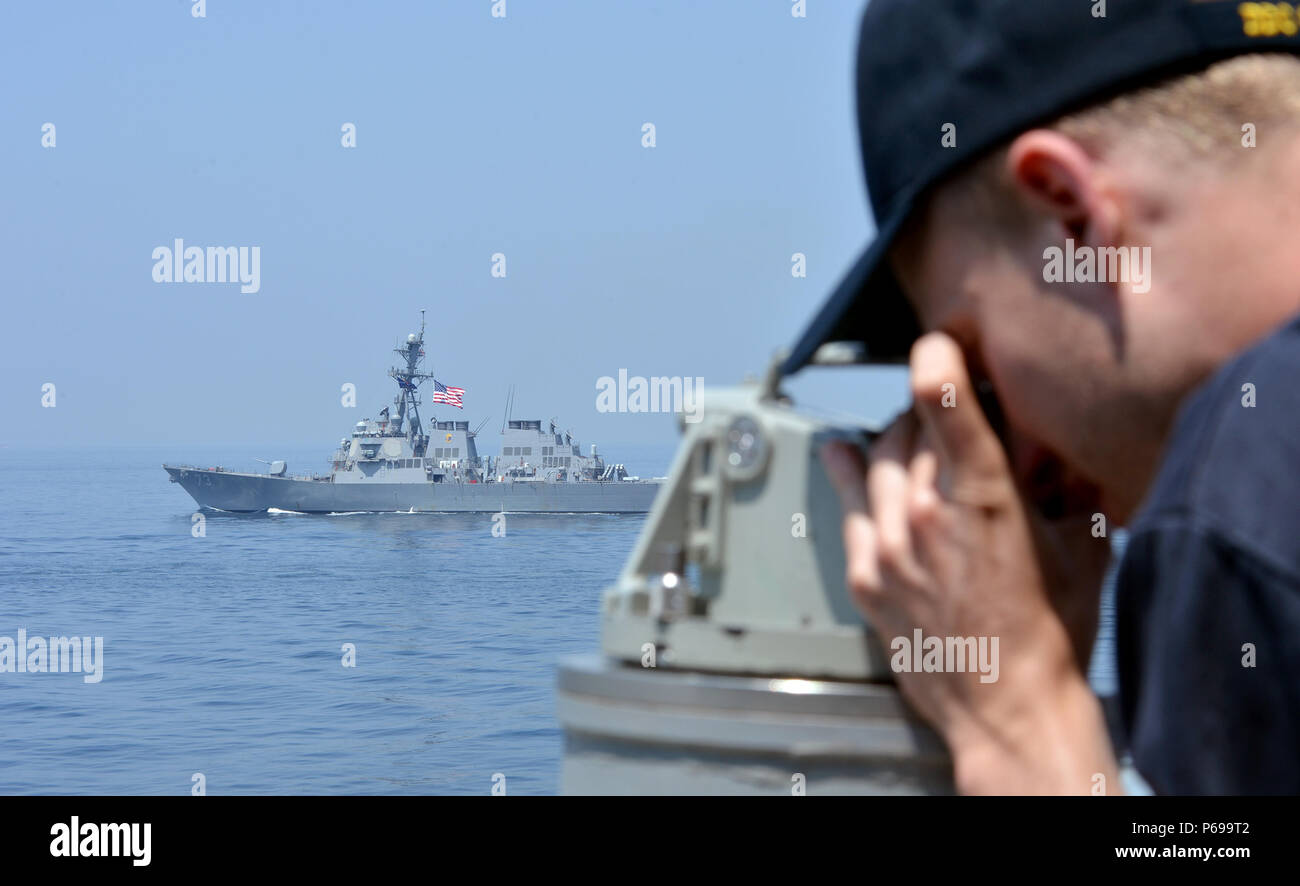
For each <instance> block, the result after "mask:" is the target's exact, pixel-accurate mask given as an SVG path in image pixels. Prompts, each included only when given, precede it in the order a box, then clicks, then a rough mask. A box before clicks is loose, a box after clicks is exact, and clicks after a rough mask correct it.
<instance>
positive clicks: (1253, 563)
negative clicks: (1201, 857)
mask: <svg viewBox="0 0 1300 886" xmlns="http://www.w3.org/2000/svg"><path fill="white" fill-rule="evenodd" d="M1297 541H1298V542H1300V540H1297ZM1116 615H1117V622H1118V625H1117V636H1116V655H1117V670H1118V673H1119V681H1120V707H1121V715H1122V721H1123V725H1124V729H1125V733H1126V735H1127V738H1128V741H1129V752H1130V753H1131V754H1132V757H1133V761H1134V764H1135V766H1136V768H1137V770H1138V772H1140V773H1141V774H1142V776H1143V777H1144V778H1145V779H1146V781H1147V782H1148V783H1149V784H1150V785H1151V787H1152V788H1153V789H1154V790H1155V791H1156V792H1157V793H1162V794H1164V793H1169V794H1296V793H1300V704H1298V702H1300V580H1298V579H1297V576H1295V575H1294V574H1291V573H1290V572H1289V571H1288V570H1287V569H1286V568H1285V567H1284V566H1282V565H1280V564H1276V563H1272V562H1270V561H1268V559H1267V558H1266V557H1265V556H1263V555H1261V554H1259V553H1257V552H1255V551H1254V550H1253V549H1252V548H1251V546H1250V544H1249V542H1248V541H1247V540H1242V539H1232V538H1229V537H1227V536H1226V534H1225V533H1223V532H1222V531H1219V530H1215V529H1211V528H1206V527H1198V526H1196V525H1193V524H1192V523H1191V522H1190V521H1188V520H1186V519H1178V518H1170V519H1166V520H1161V521H1158V522H1156V523H1154V524H1153V525H1151V526H1150V527H1149V528H1146V529H1144V530H1142V531H1141V532H1139V533H1135V534H1134V535H1133V536H1132V537H1130V539H1129V544H1128V548H1127V550H1126V551H1125V554H1124V559H1123V561H1122V562H1121V564H1120V569H1119V576H1118V579H1117V587H1116Z"/></svg>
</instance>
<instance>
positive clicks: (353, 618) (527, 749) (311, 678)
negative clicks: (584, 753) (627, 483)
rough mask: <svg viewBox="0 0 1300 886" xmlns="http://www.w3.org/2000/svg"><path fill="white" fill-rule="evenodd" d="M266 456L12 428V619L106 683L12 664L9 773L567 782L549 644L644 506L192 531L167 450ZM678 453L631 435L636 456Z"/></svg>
mask: <svg viewBox="0 0 1300 886" xmlns="http://www.w3.org/2000/svg"><path fill="white" fill-rule="evenodd" d="M263 449H265V447H263ZM611 451H612V450H611ZM260 454H265V453H264V452H263V451H261V450H259V451H258V452H253V451H252V450H249V449H240V448H238V447H222V448H220V449H216V448H212V447H179V446H173V447H167V448H165V449H162V448H138V449H92V448H86V449H60V450H53V451H47V452H44V453H35V452H32V451H30V450H27V451H17V450H14V449H0V476H2V477H3V481H2V482H0V636H8V637H15V636H16V635H17V632H18V630H19V629H25V630H26V631H27V634H28V636H38V635H40V636H46V637H50V636H69V637H71V636H92V637H103V638H104V653H103V679H102V681H101V682H99V683H94V684H88V683H85V682H84V680H83V677H82V675H80V674H49V673H46V674H0V710H2V711H3V712H4V725H5V729H4V741H3V742H0V794H15V793H54V794H116V793H121V794H185V793H188V792H189V791H190V788H191V777H192V776H193V775H194V774H195V773H202V774H203V775H204V777H205V779H206V783H207V790H208V791H209V792H210V793H213V794H229V793H286V794H304V793H306V794H310V793H377V794H383V793H464V794H483V793H486V792H488V791H489V790H490V788H491V783H492V781H491V780H492V776H493V774H494V773H503V774H504V775H505V776H506V779H507V788H508V790H509V792H510V793H512V794H527V793H554V792H555V791H556V790H557V789H558V775H559V763H560V751H561V735H560V732H559V730H558V728H557V726H556V722H555V718H554V706H553V698H552V686H553V683H554V667H555V663H556V661H557V659H558V658H560V657H561V656H564V655H567V654H570V653H582V652H591V651H594V650H595V649H596V648H597V645H598V639H599V630H598V623H597V611H598V609H597V607H598V603H599V599H600V593H601V590H602V589H603V588H604V587H605V586H607V585H608V584H609V583H610V582H611V581H612V580H613V579H614V577H615V576H616V575H617V573H618V571H619V569H620V568H621V566H622V564H623V561H624V559H625V558H626V556H627V553H628V551H629V550H630V549H631V546H632V544H633V543H634V541H635V539H636V536H637V533H638V531H639V530H640V528H641V525H642V523H643V520H644V518H643V517H639V516H637V517H626V516H624V517H619V516H535V517H528V516H522V515H519V516H510V517H509V518H508V523H507V534H506V537H504V538H494V537H493V536H492V534H491V519H490V517H489V515H470V516H449V515H429V514H372V515H367V514H358V515H343V516H329V517H326V516H307V515H292V514H286V515H260V516H239V515H223V514H220V513H209V514H208V515H207V518H206V519H207V523H206V532H207V534H206V537H204V538H194V537H193V536H192V535H191V515H192V514H193V513H194V512H195V510H196V508H195V506H194V503H193V501H192V500H191V499H190V498H189V496H188V495H186V494H185V492H184V491H183V490H182V489H181V488H180V487H179V486H176V485H174V484H172V483H169V482H168V481H167V477H166V475H165V474H164V473H163V471H162V469H161V468H160V463H161V462H162V461H164V460H169V461H193V462H197V463H204V464H212V463H221V464H223V465H225V466H226V467H229V468H233V469H249V468H253V467H256V463H255V462H254V461H253V457H254V456H255V455H260ZM272 454H273V455H276V456H287V457H288V459H289V462H290V469H291V470H300V471H306V470H312V469H313V468H314V467H316V466H317V465H319V464H320V463H321V462H322V461H323V458H324V453H323V452H319V451H316V450H315V449H313V448H301V450H300V451H299V450H295V449H286V448H284V447H281V448H278V449H275V450H274V452H273V453H272ZM671 456H672V449H671V447H667V448H659V449H650V448H647V449H645V450H643V451H632V452H625V451H620V453H619V458H620V460H623V461H626V462H627V463H628V464H629V465H630V466H632V467H634V469H635V470H637V471H639V472H640V473H641V474H643V475H645V476H650V475H654V474H664V473H666V470H667V466H668V463H669V460H670V459H671ZM1106 618H1107V619H1108V618H1109V616H1108V615H1107V616H1106ZM345 643H352V644H355V647H356V662H357V667H356V668H344V667H343V666H342V664H341V660H342V656H343V651H342V647H343V644H345ZM1100 661H1101V662H1102V665H1101V672H1100V682H1101V683H1102V684H1105V682H1106V681H1107V680H1108V679H1110V673H1109V671H1108V666H1109V661H1108V659H1106V657H1105V655H1104V654H1103V655H1102V656H1101V659H1100Z"/></svg>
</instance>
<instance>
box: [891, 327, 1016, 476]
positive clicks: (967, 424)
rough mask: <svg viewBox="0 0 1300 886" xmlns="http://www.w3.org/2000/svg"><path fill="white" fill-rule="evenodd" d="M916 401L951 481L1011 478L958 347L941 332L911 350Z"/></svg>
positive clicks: (924, 337)
mask: <svg viewBox="0 0 1300 886" xmlns="http://www.w3.org/2000/svg"><path fill="white" fill-rule="evenodd" d="M911 368H912V398H913V400H914V401H915V404H916V406H915V408H916V412H917V413H918V415H919V416H920V418H921V421H922V423H923V424H924V425H925V428H926V430H927V431H928V432H929V434H930V436H931V437H932V439H933V441H934V444H935V448H936V449H937V450H938V454H939V457H940V459H941V460H942V463H943V465H942V467H943V469H944V470H945V471H947V472H948V473H949V474H950V479H952V480H955V481H958V482H962V481H966V480H979V479H985V478H989V477H993V476H998V477H1000V476H1002V475H1003V474H1005V473H1006V456H1005V455H1004V453H1003V451H1002V446H1001V444H1000V443H999V442H998V438H997V436H996V435H995V434H994V433H993V429H992V428H991V427H990V426H989V423H988V420H987V419H986V418H985V417H984V410H983V409H982V408H981V407H980V404H979V400H978V398H977V397H976V394H975V386H974V384H973V383H972V382H971V379H970V373H969V372H968V371H967V369H966V360H965V357H964V356H963V355H962V352H961V348H960V347H958V346H957V343H956V342H955V341H953V340H952V339H951V338H949V337H948V336H947V335H944V334H943V333H941V332H932V333H929V334H928V335H924V336H922V337H921V338H919V339H918V340H917V342H916V344H915V345H913V346H912V357H911Z"/></svg>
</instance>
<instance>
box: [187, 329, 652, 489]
mask: <svg viewBox="0 0 1300 886" xmlns="http://www.w3.org/2000/svg"><path fill="white" fill-rule="evenodd" d="M394 353H396V354H397V356H398V357H399V358H400V359H399V363H398V365H397V366H394V367H392V368H391V369H389V371H388V374H389V376H390V377H392V378H393V380H394V381H395V382H396V383H397V388H398V390H397V396H396V397H394V399H393V402H392V405H391V407H390V406H385V407H384V409H382V410H381V411H380V413H379V414H378V416H377V417H376V418H373V419H372V418H363V419H361V420H360V421H358V422H357V423H356V425H355V426H353V429H352V433H351V435H350V436H348V437H344V438H343V439H342V440H340V441H339V445H338V448H337V449H336V450H335V452H334V454H333V455H332V456H331V457H330V472H329V474H327V475H312V476H291V475H289V474H288V469H287V465H286V464H285V462H283V461H274V462H271V463H270V470H269V471H268V472H267V473H240V472H235V471H228V470H225V469H223V468H199V467H194V466H190V465H167V464H164V465H163V469H164V470H166V471H167V473H168V475H169V476H170V478H171V480H172V481H173V482H175V483H179V484H181V486H182V487H183V488H184V489H185V491H187V492H188V493H189V494H190V495H191V496H192V497H193V498H194V500H195V501H196V502H198V503H199V504H200V505H201V506H203V507H210V508H216V509H219V510H223V511H266V510H271V509H278V510H285V511H305V512H313V513H320V512H324V513H328V512H344V511H394V510H400V511H448V512H455V511H461V512H463V511H484V512H487V511H491V512H497V511H506V512H512V511H513V512H533V513H544V512H561V513H588V512H596V513H605V512H608V513H643V512H646V511H649V510H650V505H651V503H652V502H653V500H654V496H655V494H656V492H657V491H658V489H659V487H660V485H661V479H662V478H660V479H653V480H642V479H640V478H638V477H633V476H630V475H629V474H628V472H627V469H626V467H625V466H624V465H622V464H617V463H606V462H605V460H604V459H603V458H602V457H601V456H600V455H599V454H598V453H597V450H596V446H595V445H594V444H593V445H592V446H591V448H590V451H589V452H588V453H587V454H585V455H584V454H583V453H582V450H581V446H580V444H579V443H578V441H577V440H575V439H574V437H573V435H572V433H571V432H569V431H567V430H565V431H560V430H559V429H558V428H557V427H556V423H555V420H554V419H551V420H550V421H549V422H548V424H547V428H546V430H543V428H542V421H541V420H540V419H513V418H507V420H506V422H505V423H504V424H503V426H502V447H501V454H500V455H499V456H495V457H493V456H483V455H480V454H479V451H478V446H477V437H478V431H479V430H481V429H482V426H483V425H482V424H480V425H479V426H478V428H476V429H474V430H471V429H470V423H469V422H468V421H461V420H455V421H439V420H437V419H436V418H432V417H431V419H430V421H429V423H428V426H427V427H426V426H425V424H424V421H423V419H422V418H421V415H420V407H421V406H422V405H423V402H422V399H421V391H420V389H421V386H422V385H423V384H424V383H426V382H430V381H431V382H433V385H434V390H435V394H434V397H435V398H436V399H437V400H439V401H440V402H443V403H447V404H451V405H459V403H460V398H461V396H462V395H463V393H464V391H463V389H461V388H452V387H448V386H447V385H443V384H442V383H441V382H439V381H437V380H436V379H435V378H434V377H433V374H432V373H430V372H425V371H423V370H422V369H421V366H420V365H421V363H422V362H423V360H424V357H425V344H424V319H423V312H421V321H420V331H419V333H411V334H410V335H408V336H407V337H406V341H405V342H404V343H402V344H399V345H398V346H397V347H396V348H394ZM484 423H486V422H484Z"/></svg>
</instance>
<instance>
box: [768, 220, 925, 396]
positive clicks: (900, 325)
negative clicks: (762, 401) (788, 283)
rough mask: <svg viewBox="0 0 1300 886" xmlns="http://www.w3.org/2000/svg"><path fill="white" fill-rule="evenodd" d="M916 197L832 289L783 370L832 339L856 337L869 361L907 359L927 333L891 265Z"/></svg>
mask: <svg viewBox="0 0 1300 886" xmlns="http://www.w3.org/2000/svg"><path fill="white" fill-rule="evenodd" d="M911 209H912V201H911V200H910V199H904V200H901V201H899V202H898V203H897V204H896V205H895V206H894V209H893V212H891V213H889V215H888V217H887V218H886V219H885V221H884V223H883V224H882V225H881V226H880V228H879V229H878V230H877V232H876V236H875V238H874V239H873V240H872V241H871V245H869V246H868V247H867V249H866V251H865V252H863V253H862V256H861V257H860V258H859V259H858V260H857V261H856V262H854V264H853V267H852V268H850V269H849V272H848V273H847V274H846V275H845V276H844V278H843V279H842V280H841V281H840V283H839V285H838V286H836V287H835V290H834V291H833V292H832V293H831V296H830V298H828V299H827V300H826V303H825V304H824V305H823V306H822V309H821V310H820V311H819V312H818V313H817V316H816V317H814V318H813V321H812V322H811V323H810V324H809V325H808V327H807V329H805V330H804V333H803V335H801V336H800V337H799V340H798V341H797V342H796V343H795V345H794V347H793V348H791V350H790V354H789V356H788V357H786V359H785V362H784V363H783V364H782V365H781V374H782V375H789V374H791V373H793V372H797V371H798V370H800V369H802V368H803V367H804V366H806V365H808V363H810V362H811V361H812V358H813V355H814V354H815V353H816V352H817V349H818V348H820V347H821V346H822V345H824V344H827V343H829V342H852V343H857V344H861V345H862V346H863V347H864V348H865V353H864V358H865V360H864V362H867V363H906V362H907V359H908V355H909V353H910V352H911V350H912V344H913V342H915V341H916V339H917V338H918V337H920V335H921V328H920V323H919V322H918V321H917V319H916V312H915V311H913V310H912V306H911V304H910V303H909V302H908V301H907V297H906V296H905V295H904V294H903V290H902V288H901V287H900V286H899V285H898V280H897V279H896V278H895V277H894V274H893V272H892V271H891V270H890V268H889V261H888V253H889V248H890V247H891V246H892V245H893V243H894V238H895V237H897V236H898V232H899V230H901V229H902V227H903V224H904V223H905V222H906V221H907V218H908V216H909V215H910V214H911Z"/></svg>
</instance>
